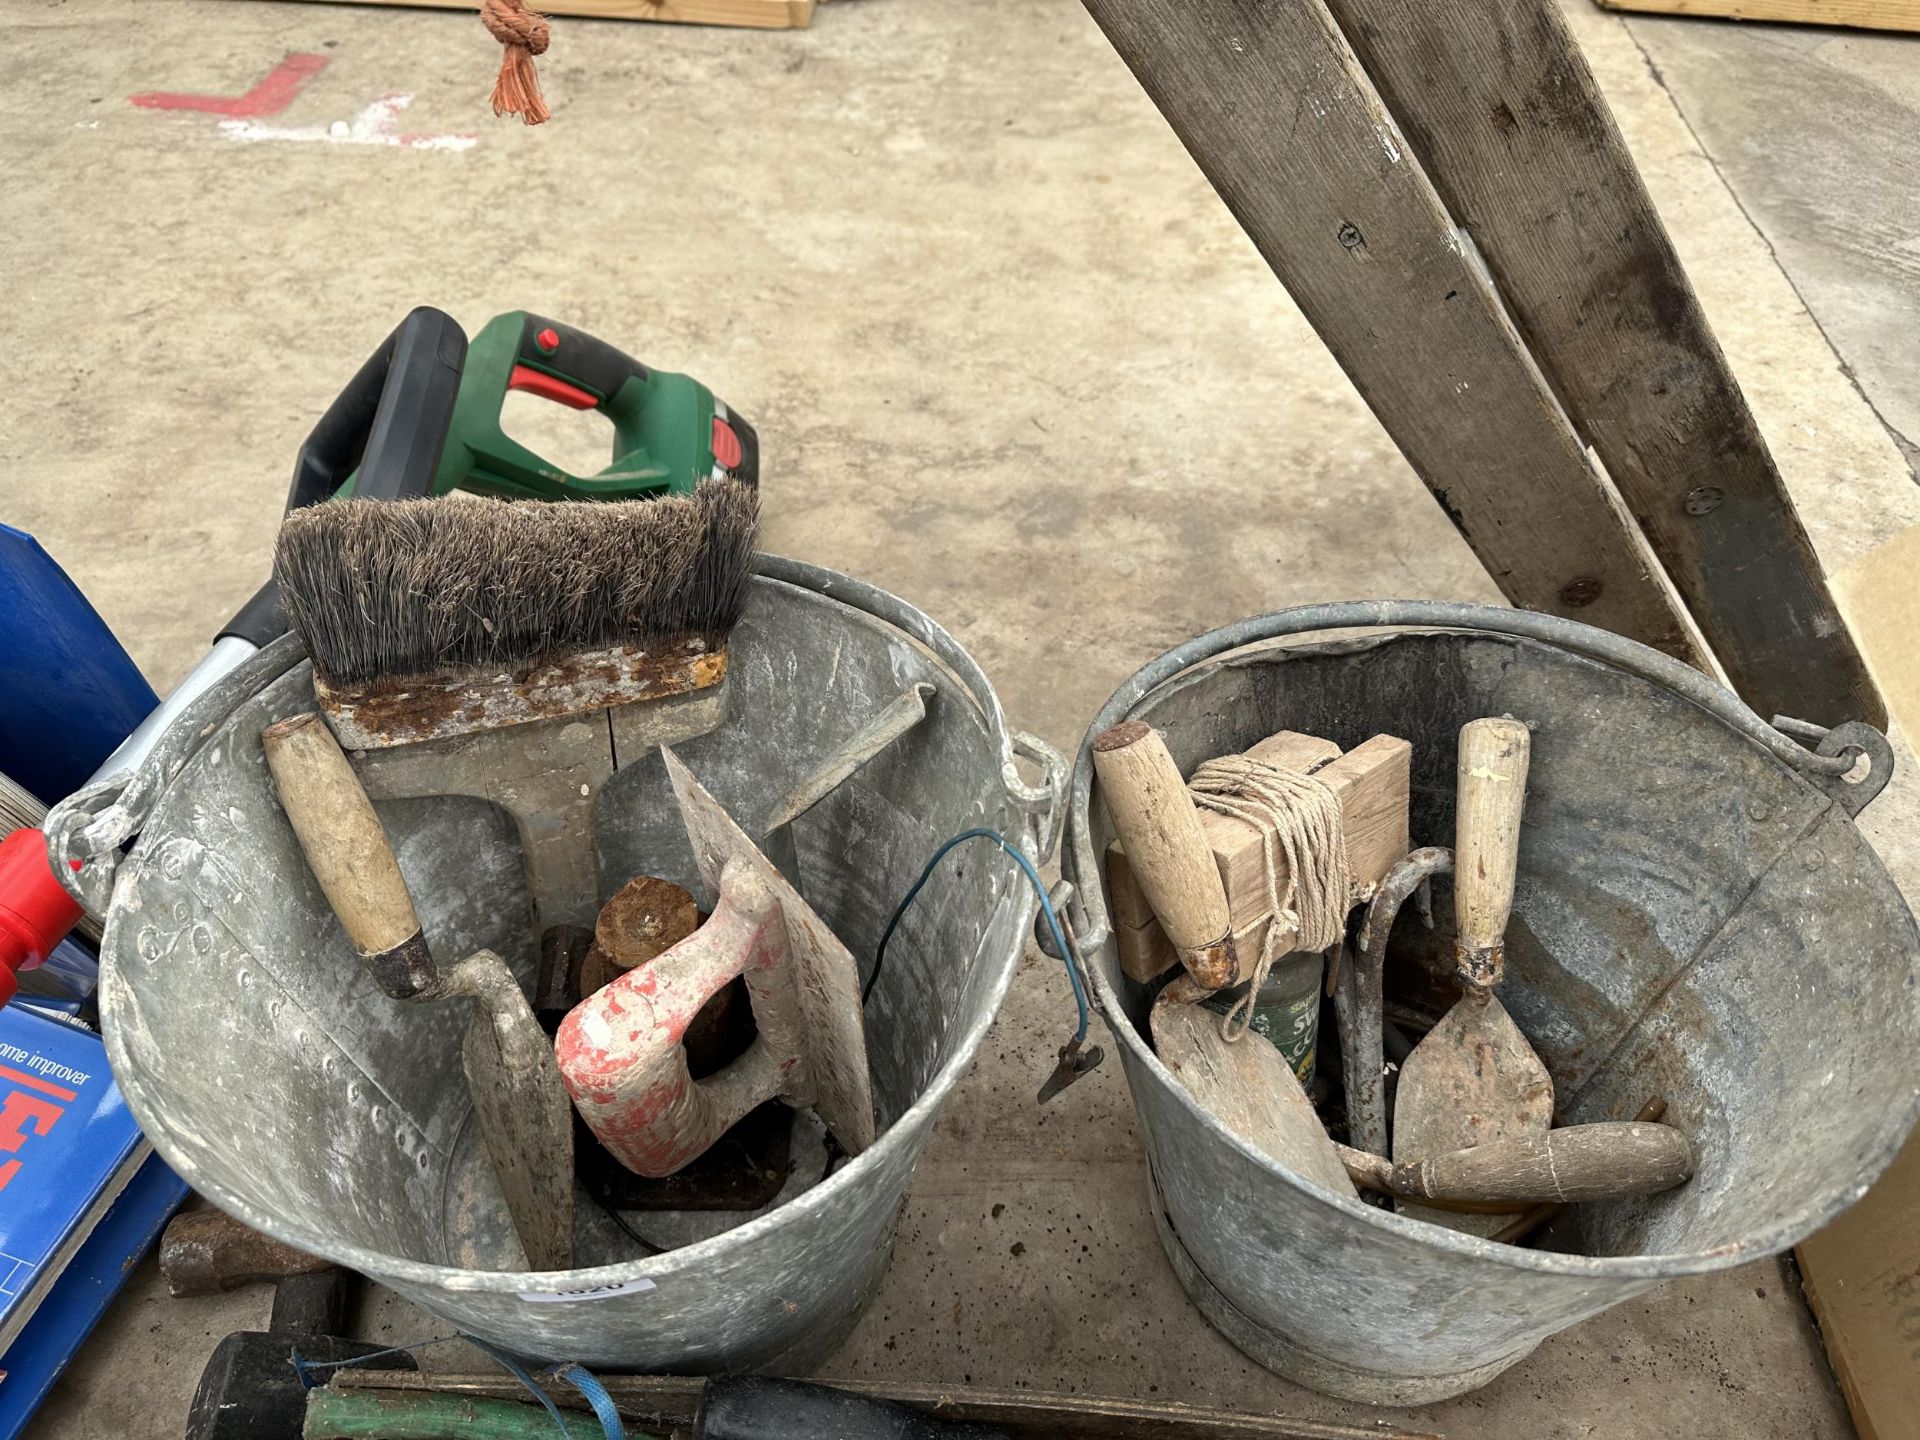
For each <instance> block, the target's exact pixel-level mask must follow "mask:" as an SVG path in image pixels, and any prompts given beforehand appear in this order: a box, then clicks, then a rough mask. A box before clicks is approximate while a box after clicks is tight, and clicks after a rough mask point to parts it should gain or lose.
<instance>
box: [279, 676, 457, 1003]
mask: <svg viewBox="0 0 1920 1440" xmlns="http://www.w3.org/2000/svg"><path fill="white" fill-rule="evenodd" d="M260 744H261V747H262V748H263V749H264V750H265V751H266V753H267V768H268V769H269V770H271V771H272V772H273V783H274V788H275V789H276V790H278V791H279V794H280V804H281V807H282V808H283V809H284V810H285V811H286V812H287V819H289V820H290V821H292V822H293V833H294V835H295V836H296V837H297V838H298V839H299V841H300V848H301V849H302V850H303V851H305V852H306V856H307V864H308V865H309V866H310V867H311V868H312V870H313V874H314V878H315V879H317V880H318V881H319V882H320V888H321V889H322V890H323V891H325V892H326V896H327V902H328V903H329V904H330V905H332V906H333V913H334V914H335V915H337V916H338V917H339V918H340V924H341V926H342V927H343V928H344V929H345V930H346V932H347V938H348V939H349V940H351V941H352V942H353V948H354V949H355V950H357V951H359V952H360V963H361V964H362V965H364V966H365V967H366V971H367V973H368V974H369V975H371V976H372V977H373V980H374V983H375V984H377V985H378V986H379V987H380V988H381V990H382V991H384V992H385V993H386V994H388V995H390V996H392V997H393V998H394V999H396V1000H411V999H412V998H413V997H414V996H416V995H418V994H420V992H421V991H423V990H425V989H427V988H428V987H429V986H431V985H432V984H433V982H434V965H433V956H432V954H431V953H430V952H429V951H428V949H427V941H426V937H425V936H424V935H422V934H421V933H420V919H419V917H418V916H417V915H415V914H414V913H413V899H412V897H411V896H409V895H408V894H407V882H406V880H405V879H404V878H403V877H402V876H401V874H400V865H399V862H398V861H396V860H395V859H394V858H393V847H392V846H391V845H389V844H388V843H387V832H386V831H385V830H383V829H382V828H381V826H380V817H379V816H378V815H376V814H374V811H373V802H372V801H370V800H369V799H367V792H366V791H365V790H364V789H363V788H362V787H361V784H360V777H359V776H358V775H356V774H354V773H353V765H352V762H350V761H349V760H348V759H347V756H346V752H345V751H343V750H342V749H341V748H340V742H339V741H338V740H335V739H334V738H333V731H331V730H329V729H328V728H327V726H326V723H325V722H324V721H322V720H321V718H320V717H319V716H318V715H316V714H313V713H311V712H309V713H307V714H304V715H294V716H291V717H289V718H288V719H285V720H279V721H276V722H275V723H273V724H272V725H269V726H268V727H267V728H266V729H265V730H264V731H262V732H261V735H260Z"/></svg>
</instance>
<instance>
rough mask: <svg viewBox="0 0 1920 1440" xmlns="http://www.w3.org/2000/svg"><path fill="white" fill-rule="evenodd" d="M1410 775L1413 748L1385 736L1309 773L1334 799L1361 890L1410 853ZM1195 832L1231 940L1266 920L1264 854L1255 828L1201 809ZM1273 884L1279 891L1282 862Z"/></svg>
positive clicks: (1283, 881)
mask: <svg viewBox="0 0 1920 1440" xmlns="http://www.w3.org/2000/svg"><path fill="white" fill-rule="evenodd" d="M1412 771H1413V746H1412V745H1410V744H1408V743H1407V742H1406V741H1405V740H1400V739H1396V738H1395V737H1394V736H1391V735H1376V736H1374V737H1373V738H1372V739H1371V740H1369V741H1367V742H1366V743H1365V744H1363V745H1358V746H1355V747H1354V748H1353V749H1352V750H1350V751H1348V752H1347V753H1346V754H1344V755H1342V756H1340V757H1339V758H1338V759H1335V760H1331V761H1329V762H1328V763H1327V764H1325V765H1324V766H1322V767H1321V768H1320V770H1318V771H1317V772H1316V774H1317V775H1318V777H1319V778H1320V779H1321V780H1322V781H1324V782H1325V783H1326V784H1327V785H1328V787H1329V788H1331V789H1332V791H1333V793H1334V794H1335V795H1336V796H1338V797H1339V800H1340V811H1341V814H1342V816H1343V817H1344V818H1345V821H1346V827H1347V864H1348V873H1349V875H1351V876H1352V878H1353V881H1354V883H1355V884H1356V885H1358V886H1360V887H1361V888H1362V889H1366V888H1369V887H1371V886H1373V885H1376V884H1378V883H1379V881H1380V877H1381V876H1383V875H1385V874H1386V873H1387V871H1388V870H1390V869H1392V868H1393V866H1394V864H1395V863H1396V862H1398V861H1399V859H1400V858H1401V856H1403V855H1405V854H1406V853H1407V850H1408V849H1409V848H1410V843H1409V836H1408V833H1407V804H1408V799H1409V790H1410V786H1411V782H1412ZM1200 828H1201V831H1202V832H1203V833H1204V834H1205V835H1206V837H1207V843H1208V845H1209V846H1211V847H1212V850H1213V858H1214V861H1215V863H1216V864H1218V865H1219V867H1220V879H1221V880H1222V882H1224V883H1225V885H1226V887H1227V906H1228V909H1229V910H1230V912H1231V914H1232V917H1233V929H1234V932H1235V934H1236V935H1237V934H1239V933H1241V932H1242V931H1245V930H1247V929H1249V928H1250V927H1252V926H1254V925H1257V924H1258V923H1259V922H1260V921H1262V920H1263V919H1265V918H1266V917H1267V915H1268V914H1269V913H1270V909H1269V907H1268V904H1267V868H1266V851H1265V847H1264V845H1263V844H1262V843H1261V838H1260V830H1259V827H1257V826H1255V825H1252V824H1249V823H1248V822H1247V821H1245V820H1236V819H1235V818H1234V817H1233V816H1231V815H1222V814H1219V813H1218V812H1217V811H1212V810H1204V809H1203V810H1202V811H1201V812H1200ZM1278 878H1279V882H1280V885H1281V887H1282V888H1283V889H1284V888H1285V886H1286V882H1287V875H1286V870H1285V860H1284V859H1283V860H1282V861H1281V873H1280V875H1279V877H1278Z"/></svg>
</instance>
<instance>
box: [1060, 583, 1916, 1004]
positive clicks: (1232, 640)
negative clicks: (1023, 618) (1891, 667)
mask: <svg viewBox="0 0 1920 1440" xmlns="http://www.w3.org/2000/svg"><path fill="white" fill-rule="evenodd" d="M1368 629H1398V630H1409V629H1419V630H1480V631H1486V632H1488V633H1491V634H1495V635H1511V636H1517V637H1519V638H1522V639H1527V640H1538V641H1541V642H1543V643H1545V644H1548V645H1553V646H1556V647H1558V648H1559V649H1562V650H1567V651H1570V652H1572V653H1574V654H1576V655H1583V656H1585V657H1586V658H1588V659H1590V660H1598V661H1600V662H1602V663H1604V664H1608V665H1612V666H1614V667H1615V668H1617V669H1620V670H1624V671H1626V672H1627V673H1628V674H1630V675H1637V676H1639V677H1640V678H1641V679H1643V680H1647V681H1651V682H1652V683H1653V684H1655V685H1659V686H1661V687H1662V688H1664V689H1666V690H1669V691H1671V692H1672V693H1673V694H1675V695H1677V696H1679V697H1680V698H1681V699H1683V700H1686V701H1689V702H1690V703H1692V704H1694V705H1697V706H1699V707H1700V708H1701V709H1702V710H1705V711H1706V712H1707V713H1708V714H1710V715H1712V716H1713V717H1714V718H1715V719H1717V720H1719V721H1720V722H1721V723H1722V724H1724V725H1726V726H1727V727H1728V728H1729V729H1732V730H1736V731H1738V732H1739V733H1740V734H1742V735H1744V736H1746V738H1747V739H1749V740H1751V741H1753V743H1754V744H1756V745H1759V746H1760V747H1762V748H1763V749H1765V750H1767V751H1768V752H1769V753H1771V754H1772V755H1773V756H1774V758H1775V759H1777V760H1779V761H1780V762H1781V763H1782V764H1784V765H1786V766H1787V767H1788V768H1790V769H1792V770H1795V771H1797V772H1798V773H1799V774H1800V776H1801V777H1802V778H1803V779H1805V780H1806V781H1807V783H1808V784H1810V785H1812V786H1814V787H1815V788H1816V789H1818V790H1820V791H1822V792H1823V793H1825V794H1826V795H1828V796H1829V797H1831V798H1832V799H1833V801H1834V802H1835V803H1836V804H1838V805H1839V806H1840V807H1841V808H1842V809H1843V810H1845V811H1846V812H1847V814H1848V815H1850V816H1851V815H1858V814H1859V813H1860V812H1861V811H1862V810H1864V809H1865V808H1866V807H1867V805H1868V803H1869V802H1870V801H1872V799H1873V798H1874V796H1876V795H1878V794H1879V793H1880V791H1881V790H1882V789H1883V788H1885V786H1886V783H1887V781H1888V779H1889V778H1890V777H1891V776H1892V774H1893V747H1892V746H1891V745H1890V744H1889V743H1888V741H1887V737H1886V736H1884V735H1882V734H1881V733H1880V732H1879V731H1878V730H1876V729H1874V728H1873V727H1872V726H1871V725H1867V724H1865V723H1863V722H1860V721H1849V722H1848V723H1846V724H1843V725H1836V726H1834V727H1833V728H1832V729H1830V730H1827V729H1822V728H1821V727H1819V726H1816V725H1809V724H1807V723H1806V722H1805V721H1798V720H1788V719H1785V718H1784V717H1781V718H1779V719H1778V721H1777V722H1776V723H1775V724H1772V725H1770V724H1768V723H1767V722H1766V721H1765V720H1762V719H1761V718H1760V717H1759V716H1758V715H1756V714H1755V713H1754V712H1753V711H1752V710H1750V709H1748V708H1747V706H1746V705H1745V704H1744V703H1743V702H1742V701H1741V700H1740V698H1739V697H1738V696H1737V695H1735V694H1734V693H1733V692H1732V691H1731V690H1728V689H1727V688H1726V687H1725V686H1723V685H1720V684H1719V683H1717V682H1716V681H1714V680H1713V679H1711V678H1709V677H1708V676H1706V675H1704V674H1702V673H1701V672H1700V671H1698V670H1695V669H1694V668H1693V667H1692V666H1691V665H1687V664H1685V663H1683V662H1682V661H1679V660H1676V659H1674V658H1673V657H1672V656H1670V655H1663V654H1661V653H1660V652H1659V651H1658V650H1655V649H1652V648H1651V647H1649V646H1646V645H1642V644H1641V643H1640V642H1639V641H1637V640H1629V639H1627V638H1626V637H1625V636H1622V635H1615V634H1613V633H1611V632H1610V631H1606V630H1598V629H1595V628H1594V627H1593V626H1591V625H1582V624H1581V623H1580V622H1579V621H1577V620H1565V619H1562V618H1561V617H1559V616H1557V615H1542V614H1539V613H1538V612H1535V611H1532V610H1510V609H1507V608H1505V607H1504V606H1497V605H1463V604H1457V603H1454V602H1451V601H1442V600H1355V601H1345V602H1337V603H1333V604H1326V605H1299V606H1295V607H1294V608H1292V609H1289V610H1277V611H1275V612H1274V613H1272V614H1270V615H1257V616H1254V617H1253V618H1252V619H1249V620H1242V621H1240V622H1239V623H1238V624H1236V625H1228V626H1224V627H1222V628H1221V629H1218V630H1212V631H1209V632H1208V633H1206V634H1205V635H1200V636H1196V637H1195V638H1194V639H1192V640H1189V641H1187V643H1186V644H1184V645H1178V646H1175V647H1174V648H1173V649H1171V650H1169V651H1167V652H1166V653H1165V654H1164V655H1162V656H1160V657H1159V658H1158V659H1157V660H1154V661H1152V662H1151V663H1149V664H1148V665H1146V666H1145V667H1144V668H1142V669H1141V670H1139V671H1137V672H1136V673H1135V674H1134V675H1133V676H1132V678H1131V679H1129V680H1128V681H1127V683H1126V684H1125V685H1123V686H1121V687H1120V689H1119V690H1118V691H1116V692H1115V693H1114V696H1113V698H1112V699H1110V700H1109V701H1108V702H1107V703H1106V705H1105V706H1104V707H1102V709H1101V711H1100V713H1099V714H1098V715H1097V716H1096V717H1095V718H1094V721H1093V724H1092V725H1090V726H1088V727H1087V733H1086V737H1085V738H1084V739H1083V740H1082V741H1081V742H1080V754H1079V763H1078V765H1077V766H1076V767H1075V769H1074V773H1073V795H1072V802H1071V804H1070V805H1069V807H1068V812H1067V825H1068V838H1067V843H1068V844H1069V845H1070V846H1071V847H1072V849H1073V856H1074V862H1075V865H1076V867H1077V871H1078V873H1079V874H1080V875H1082V876H1092V875H1097V874H1098V873H1099V869H1098V864H1099V860H1098V857H1097V856H1096V855H1095V854H1094V853H1093V836H1092V834H1091V829H1090V826H1089V824H1088V811H1089V808H1090V806H1091V805H1092V803H1093V764H1092V759H1091V756H1092V750H1093V740H1094V737H1095V736H1096V735H1099V734H1100V733H1101V732H1102V731H1104V730H1107V729H1108V728H1110V727H1111V726H1114V725H1117V724H1119V723H1120V721H1122V720H1124V719H1126V718H1127V716H1128V715H1130V714H1131V713H1132V712H1133V709H1134V707H1135V706H1136V705H1138V704H1139V703H1140V701H1141V700H1142V699H1143V698H1144V697H1145V696H1146V695H1147V694H1148V692H1149V691H1152V690H1157V689H1158V688H1159V687H1160V686H1162V685H1164V684H1166V683H1167V682H1168V681H1169V680H1172V679H1174V678H1175V677H1176V676H1178V675H1180V674H1182V673H1184V672H1185V671H1187V670H1190V669H1192V668H1194V667H1195V666H1197V665H1199V664H1201V663H1202V662H1203V661H1207V660H1211V659H1213V658H1214V657H1215V656H1217V655H1223V654H1225V653H1226V652H1228V651H1230V650H1238V649H1241V648H1243V647H1244V646H1248V645H1254V644H1258V643H1259V642H1261V641H1264V640H1278V639H1284V638H1286V637H1288V636H1294V635H1307V634H1313V633H1316V632H1319V631H1325V630H1368ZM1787 729H1791V730H1792V731H1793V732H1794V734H1798V735H1803V736H1806V737H1807V738H1809V739H1813V738H1816V737H1817V739H1818V746H1817V748H1816V749H1811V750H1810V749H1808V748H1807V747H1806V746H1805V745H1803V744H1801V743H1800V742H1799V741H1798V740H1796V739H1795V738H1794V735H1793V734H1788V733H1786V730H1787ZM1862 755H1865V756H1866V757H1867V761H1868V768H1867V773H1866V774H1865V775H1863V776H1862V777H1861V778H1859V779H1858V780H1848V779H1847V778H1846V777H1847V776H1848V775H1849V774H1850V773H1851V772H1852V771H1853V770H1854V769H1855V768H1856V766H1857V765H1858V763H1859V760H1860V757H1861V756H1862ZM1062 887H1063V888H1062V890H1061V891H1060V892H1057V893H1056V897H1055V899H1056V904H1058V902H1060V901H1066V900H1072V901H1077V902H1078V903H1077V904H1075V905H1074V907H1073V908H1074V911H1075V915H1074V922H1075V928H1076V930H1077V931H1078V940H1077V942H1076V943H1077V944H1078V946H1079V949H1080V955H1079V957H1078V958H1079V959H1080V960H1081V962H1082V968H1083V969H1085V970H1088V971H1092V970H1093V968H1094V967H1092V966H1091V965H1089V964H1087V963H1086V961H1087V957H1089V956H1091V955H1093V954H1094V953H1095V952H1096V951H1098V950H1099V948H1100V947H1101V946H1102V945H1103V944H1105V943H1106V940H1107V938H1108V918H1107V906H1106V897H1105V896H1104V895H1102V894H1101V893H1100V887H1099V886H1097V885H1092V884H1089V885H1088V886H1087V887H1086V889H1087V890H1088V892H1089V893H1088V894H1087V895H1085V896H1084V897H1082V896H1076V895H1074V894H1073V889H1074V887H1073V886H1072V885H1070V884H1068V883H1067V882H1064V881H1063V882H1062Z"/></svg>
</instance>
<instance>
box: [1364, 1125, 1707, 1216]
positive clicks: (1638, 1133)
mask: <svg viewBox="0 0 1920 1440" xmlns="http://www.w3.org/2000/svg"><path fill="white" fill-rule="evenodd" d="M1339 1154H1340V1159H1341V1162H1342V1163H1343V1164H1344V1165H1345V1166H1346V1168H1347V1174H1348V1175H1349V1176H1350V1177H1351V1178H1352V1180H1353V1182H1354V1184H1356V1185H1359V1186H1361V1187H1363V1188H1365V1189H1368V1190H1378V1191H1380V1192H1382V1193H1383V1194H1387V1195H1394V1196H1398V1197H1401V1198H1404V1199H1416V1200H1426V1201H1431V1202H1433V1204H1434V1205H1435V1207H1437V1208H1441V1209H1448V1210H1461V1211H1483V1212H1487V1213H1495V1214H1503V1215H1504V1214H1507V1213H1510V1212H1511V1211H1513V1210H1515V1209H1517V1208H1519V1207H1520V1206H1523V1205H1531V1204H1536V1203H1539V1202H1543V1201H1558V1202H1560V1203H1563V1204H1567V1203H1572V1202H1574V1201H1580V1200H1616V1199H1620V1198H1622V1197H1624V1196H1628V1195H1654V1194H1657V1193H1659V1192H1660V1191H1662V1190H1671V1189H1673V1187H1674V1186H1676V1185H1679V1184H1681V1183H1683V1182H1684V1181H1686V1180H1688V1179H1690V1178H1691V1177H1692V1175H1693V1147H1692V1146H1691V1145H1690V1144H1688V1143H1687V1137H1686V1136H1684V1135H1682V1134H1681V1133H1680V1132H1679V1131H1678V1130H1675V1129H1674V1128H1673V1127H1672V1126H1671V1125H1645V1124H1640V1123H1637V1122H1635V1121H1631V1120H1627V1121H1617V1122H1606V1123H1602V1124H1596V1125H1568V1126H1565V1127H1563V1128H1562V1129H1559V1130H1549V1131H1548V1132H1547V1133H1546V1134H1545V1135H1522V1136H1517V1137H1514V1138H1512V1139H1508V1140H1493V1141H1489V1142H1488V1143H1487V1144H1485V1145H1476V1146H1473V1147H1472V1148H1470V1149H1466V1150H1453V1151H1449V1152H1447V1153H1446V1154H1441V1155H1429V1156H1427V1157H1426V1158H1425V1159H1422V1160H1410V1161H1404V1162H1402V1163H1400V1164H1397V1165H1396V1164H1394V1163H1393V1162H1391V1161H1389V1160H1387V1159H1385V1158H1384V1157H1382V1156H1379V1155H1370V1154H1368V1153H1367V1152H1366V1151H1364V1150H1355V1149H1353V1148H1351V1147H1350V1146H1346V1145H1342V1146H1340V1147H1339Z"/></svg>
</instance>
